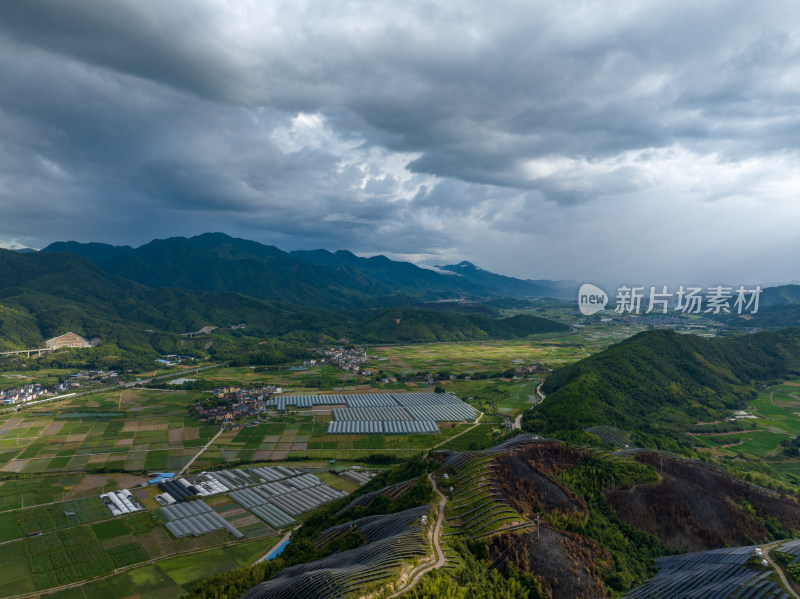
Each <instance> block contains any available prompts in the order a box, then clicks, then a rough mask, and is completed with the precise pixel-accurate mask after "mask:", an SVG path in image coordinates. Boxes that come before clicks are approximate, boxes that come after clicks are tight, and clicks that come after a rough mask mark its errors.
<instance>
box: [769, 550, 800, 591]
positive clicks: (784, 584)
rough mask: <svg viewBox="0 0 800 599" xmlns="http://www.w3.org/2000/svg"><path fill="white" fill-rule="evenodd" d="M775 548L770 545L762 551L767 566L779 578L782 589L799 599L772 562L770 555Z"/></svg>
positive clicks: (784, 576)
mask: <svg viewBox="0 0 800 599" xmlns="http://www.w3.org/2000/svg"><path fill="white" fill-rule="evenodd" d="M775 547H777V545H770V546H769V547H765V548H764V550H763V555H764V559H765V560H767V561H768V562H769V565H770V566H772V568H773V569H774V570H775V571H776V572H777V573H778V576H780V579H781V582H782V583H783V586H784V588H785V589H786V590H787V591H788V592H789V594H790V595H792V597H794V598H795V599H800V596H798V595H797V593H795V591H794V587H793V586H792V584H791V583H790V582H789V581H788V580H786V575H785V574H784V573H783V568H781V567H779V566H778V564H776V563H775V562H774V561H772V556H771V555H770V553H771V552H772V550H773V549H774V548H775Z"/></svg>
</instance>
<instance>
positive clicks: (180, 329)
mask: <svg viewBox="0 0 800 599" xmlns="http://www.w3.org/2000/svg"><path fill="white" fill-rule="evenodd" d="M200 251H205V250H200ZM198 266H199V264H198ZM243 322H244V323H246V330H247V332H248V334H253V335H259V336H265V337H270V338H276V339H284V340H291V341H310V342H315V343H316V342H325V341H331V340H336V339H339V338H342V337H345V338H347V339H349V340H350V341H353V342H364V341H374V342H414V341H453V340H467V339H489V338H518V337H525V336H527V335H529V334H531V333H537V332H545V331H557V330H568V328H567V327H566V326H565V325H562V324H560V323H556V322H553V321H549V320H546V319H542V318H536V317H521V316H517V317H513V318H507V319H500V318H490V317H488V316H485V315H479V314H460V313H452V312H448V313H444V312H440V311H437V310H431V309H412V308H404V309H392V308H389V309H376V310H361V311H350V312H334V311H330V310H325V309H322V308H318V307H303V306H297V305H292V304H289V303H285V302H277V301H266V300H263V299H257V298H253V297H249V296H246V295H244V294H241V293H234V292H231V291H203V290H200V291H198V290H190V289H180V288H159V289H153V288H150V287H148V286H145V285H142V284H140V283H137V282H134V281H130V280H127V279H124V278H121V277H118V276H114V275H111V274H109V273H108V272H106V271H104V270H102V269H101V268H100V267H99V266H97V265H95V264H93V263H91V262H90V261H89V260H87V259H86V258H83V257H81V256H77V255H74V254H65V253H49V252H40V253H32V254H19V253H16V252H12V251H8V250H0V339H1V340H2V349H7V350H11V349H23V348H28V347H37V346H40V345H41V343H42V342H43V340H44V339H47V338H49V337H53V336H56V335H59V334H62V333H65V332H67V331H73V332H75V333H78V334H80V335H84V336H87V337H100V338H101V339H103V340H113V341H114V343H115V344H116V345H117V346H118V347H119V348H120V349H123V350H129V351H134V350H135V351H139V350H147V351H156V350H166V349H170V348H171V347H172V346H171V345H170V346H165V345H164V338H163V334H167V333H168V334H172V337H170V339H175V338H177V335H178V334H180V333H187V332H192V331H196V330H199V329H200V328H202V327H204V326H208V325H211V326H215V327H220V328H222V329H225V328H229V327H231V326H233V325H238V324H240V323H243ZM159 340H160V341H159Z"/></svg>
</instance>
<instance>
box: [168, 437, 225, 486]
mask: <svg viewBox="0 0 800 599" xmlns="http://www.w3.org/2000/svg"><path fill="white" fill-rule="evenodd" d="M223 431H224V429H219V432H217V434H216V435H214V436H213V437H212V438H211V440H210V441H209V442H208V443H206V444H205V445H203V448H202V449H201V450H200V451H198V452H197V453H196V454H194V456H192V459H191V460H189V461H188V462H186V465H185V466H184V467H183V468H181V471H180V472H178V474H176V475H175V478H180V477H181V476H182V475H183V473H184V472H186V471H187V470H188V469H189V466H191V465H192V464H194V461H195V460H196V459H197V458H199V457H200V454H201V453H203V452H204V451H205V450H206V449H208V448H209V447H211V444H212V443H213V442H214V441H216V440H217V437H219V436H220V435H221V434H222V433H223Z"/></svg>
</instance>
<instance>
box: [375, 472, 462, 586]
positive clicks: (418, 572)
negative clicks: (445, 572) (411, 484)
mask: <svg viewBox="0 0 800 599" xmlns="http://www.w3.org/2000/svg"><path fill="white" fill-rule="evenodd" d="M428 480H429V481H431V485H433V490H434V491H436V493H437V494H438V495H439V509H438V511H437V513H436V524H435V525H434V527H433V532H432V535H431V536H432V538H431V541H432V542H433V548H434V551H435V556H436V561H435V562H433V563H424V564H420V565H419V566H417V567H416V568H414V570H412V571H411V574H410V575H409V576H410V577H409V581H408V583H407V584H405V585H404V586H403V587H402V588H401V589H400V590H399V591H396V592H395V593H394V594H393V595H389V597H388V599H394V597H399V596H400V595H402V594H403V593H407V592H408V591H410V590H411V589H413V588H414V587H415V586H417V584H418V583H419V581H420V580H421V579H422V577H423V576H425V574H427V573H428V572H430V571H431V570H436V569H437V568H443V567H444V566H445V564H447V558H446V557H445V555H444V551H443V550H442V545H441V542H440V540H439V537H440V536H441V533H442V524H443V523H444V509H445V506H447V497H445V496H444V495H442V493H441V492H440V491H439V488H438V487H437V486H436V483H435V482H433V478H432V476H431V475H430V474H428Z"/></svg>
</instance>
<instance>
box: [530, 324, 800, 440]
mask: <svg viewBox="0 0 800 599" xmlns="http://www.w3.org/2000/svg"><path fill="white" fill-rule="evenodd" d="M798 373H800V329H785V330H781V331H775V332H764V333H758V334H753V335H746V336H742V337H735V338H724V339H712V340H709V339H705V338H701V337H697V336H694V335H680V334H677V333H674V332H672V331H666V330H655V331H647V332H644V333H640V334H638V335H636V336H634V337H631V338H629V339H626V340H625V341H623V342H621V343H619V344H617V345H614V346H612V347H610V348H608V349H606V350H604V351H602V352H600V353H598V354H595V355H593V356H591V357H590V358H587V359H585V360H581V361H580V362H578V363H575V364H572V365H570V366H566V367H564V368H562V369H560V370H558V371H556V372H554V373H553V374H552V376H550V377H549V378H548V379H547V382H546V383H545V385H544V387H543V391H544V392H545V393H546V394H547V401H545V402H543V403H542V405H541V406H540V407H538V408H537V409H535V410H531V411H529V412H527V413H526V415H525V418H524V427H525V428H526V429H527V430H531V431H536V432H543V433H546V434H552V435H554V436H558V437H560V438H576V435H579V434H580V432H581V431H583V430H584V429H585V428H587V427H590V426H594V425H610V426H615V427H619V428H622V429H626V430H630V431H633V441H634V442H635V443H638V444H641V445H644V446H665V444H666V446H671V447H673V448H674V447H675V446H676V445H675V444H676V443H683V444H687V443H688V440H687V439H686V437H685V435H684V434H683V432H685V431H686V427H687V426H688V425H689V424H691V423H694V422H697V421H706V422H709V421H716V420H722V419H724V417H725V416H727V413H728V412H727V411H728V410H731V409H735V408H741V407H742V406H743V405H744V402H745V401H746V400H748V399H751V398H752V397H754V395H755V391H754V384H755V383H757V382H768V381H774V380H777V379H780V378H788V377H791V376H794V375H797V374H798ZM670 439H672V441H670Z"/></svg>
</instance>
